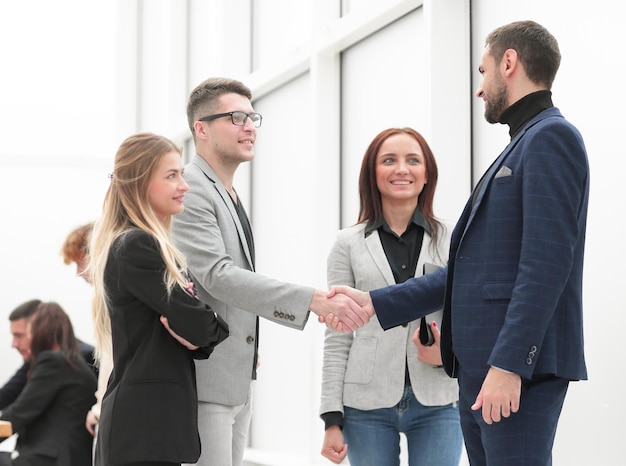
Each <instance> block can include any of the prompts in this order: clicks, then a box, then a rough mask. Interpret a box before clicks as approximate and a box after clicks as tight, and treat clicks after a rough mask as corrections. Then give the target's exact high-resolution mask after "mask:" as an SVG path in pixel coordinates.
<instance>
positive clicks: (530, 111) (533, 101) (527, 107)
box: [499, 90, 554, 139]
mask: <svg viewBox="0 0 626 466" xmlns="http://www.w3.org/2000/svg"><path fill="white" fill-rule="evenodd" d="M552 107H554V104H553V103H552V92H551V91H548V90H543V91H537V92H533V93H531V94H528V95H526V96H524V97H522V98H521V99H520V100H518V101H517V102H515V103H514V104H513V105H511V106H510V107H509V108H507V109H506V110H505V111H504V112H502V115H500V121H499V123H502V124H505V125H509V136H511V139H513V137H514V136H515V135H516V134H517V133H518V132H519V130H520V129H522V127H523V126H524V125H525V124H526V123H527V122H528V121H529V120H530V119H531V118H532V117H534V116H535V115H538V114H539V113H541V112H542V111H544V110H546V109H548V108H552Z"/></svg>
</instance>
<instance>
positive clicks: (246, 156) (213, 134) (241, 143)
mask: <svg viewBox="0 0 626 466" xmlns="http://www.w3.org/2000/svg"><path fill="white" fill-rule="evenodd" d="M236 111H239V112H244V113H251V112H253V111H254V109H253V108H252V104H251V103H250V100H249V99H248V98H247V97H245V96H243V95H239V94H234V93H230V94H224V95H222V96H221V97H220V100H219V105H218V106H217V108H216V109H215V111H214V112H213V114H218V113H227V112H236ZM206 116H208V115H206ZM196 124H201V125H205V126H206V132H207V136H208V142H209V144H210V146H211V150H212V152H213V154H214V157H215V159H217V160H218V161H219V163H221V164H223V165H225V166H232V165H234V166H237V165H239V164H240V163H242V162H249V161H251V160H252V159H253V158H254V141H255V140H256V128H255V127H254V124H253V123H252V121H251V120H250V118H248V119H246V124H245V125H244V126H237V125H234V124H233V122H232V119H231V118H230V116H225V117H223V118H217V119H215V120H212V121H208V122H196Z"/></svg>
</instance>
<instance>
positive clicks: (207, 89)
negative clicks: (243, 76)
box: [187, 78, 252, 139]
mask: <svg viewBox="0 0 626 466" xmlns="http://www.w3.org/2000/svg"><path fill="white" fill-rule="evenodd" d="M224 94H239V95H242V96H244V97H247V98H248V100H251V99H252V92H251V91H250V88H249V87H248V86H246V85H245V84H243V83H242V82H240V81H237V80H235V79H230V78H209V79H206V80H204V81H202V82H201V83H200V84H198V85H197V86H196V88H195V89H194V90H193V91H191V94H190V95H189V101H188V102H187V123H188V124H189V129H190V130H191V134H192V135H193V137H194V139H195V138H196V133H195V131H194V130H193V124H194V122H196V121H197V120H198V118H202V117H203V116H207V115H208V114H209V113H212V112H213V111H214V110H215V108H216V107H217V104H218V102H219V98H220V97H221V96H222V95H224ZM201 114H202V115H201Z"/></svg>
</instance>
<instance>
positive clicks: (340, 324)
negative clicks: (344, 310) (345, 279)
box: [318, 286, 374, 332]
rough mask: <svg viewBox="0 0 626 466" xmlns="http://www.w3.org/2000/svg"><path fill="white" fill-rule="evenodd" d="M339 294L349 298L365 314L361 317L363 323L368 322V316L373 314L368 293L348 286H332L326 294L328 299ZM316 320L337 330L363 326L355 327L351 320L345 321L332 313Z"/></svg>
mask: <svg viewBox="0 0 626 466" xmlns="http://www.w3.org/2000/svg"><path fill="white" fill-rule="evenodd" d="M341 296H343V297H344V298H350V299H351V300H352V301H353V302H354V303H355V304H356V305H357V306H358V307H359V308H360V309H361V312H363V313H364V314H365V316H367V317H366V318H364V319H363V322H364V323H363V325H365V324H366V323H367V322H369V320H370V317H372V316H373V315H374V305H373V304H372V298H371V297H370V294H369V293H367V292H365V291H360V290H356V289H354V288H351V287H349V286H333V287H331V289H330V291H329V292H328V295H327V297H328V298H329V299H333V298H339V297H341ZM318 320H319V321H320V323H325V324H326V325H327V326H328V327H330V328H332V329H333V330H336V331H338V332H349V331H353V330H356V329H357V328H360V327H362V326H363V325H358V327H357V328H353V327H352V325H351V322H348V321H346V320H345V319H344V318H343V316H341V315H336V314H334V313H331V314H327V315H326V316H325V319H322V318H321V317H320V318H319V319H318Z"/></svg>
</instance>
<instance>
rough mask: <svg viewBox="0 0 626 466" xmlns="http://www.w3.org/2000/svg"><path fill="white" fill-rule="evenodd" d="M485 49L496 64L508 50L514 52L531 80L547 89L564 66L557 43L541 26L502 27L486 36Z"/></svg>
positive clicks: (527, 23) (529, 23) (518, 24)
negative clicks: (560, 66) (561, 65)
mask: <svg viewBox="0 0 626 466" xmlns="http://www.w3.org/2000/svg"><path fill="white" fill-rule="evenodd" d="M485 47H488V48H489V54H490V55H491V56H492V57H493V58H494V60H495V62H496V64H497V63H500V61H501V60H502V56H503V55H504V52H505V51H506V50H508V49H513V50H515V51H516V52H517V56H518V57H519V60H520V62H521V63H522V65H523V67H524V70H525V71H526V75H527V76H528V79H530V80H531V81H532V82H534V83H535V84H540V85H545V86H546V87H547V88H548V89H550V88H551V87H552V83H553V82H554V78H555V76H556V72H557V71H558V69H559V65H560V64H561V52H560V51H559V44H558V42H557V40H556V39H555V38H554V36H553V35H552V34H550V32H549V31H548V30H547V29H546V28H544V27H543V26H541V25H540V24H537V23H535V22H534V21H516V22H514V23H510V24H506V25H504V26H500V27H499V28H497V29H495V30H494V31H492V32H491V33H490V34H489V35H488V36H487V38H486V39H485Z"/></svg>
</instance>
